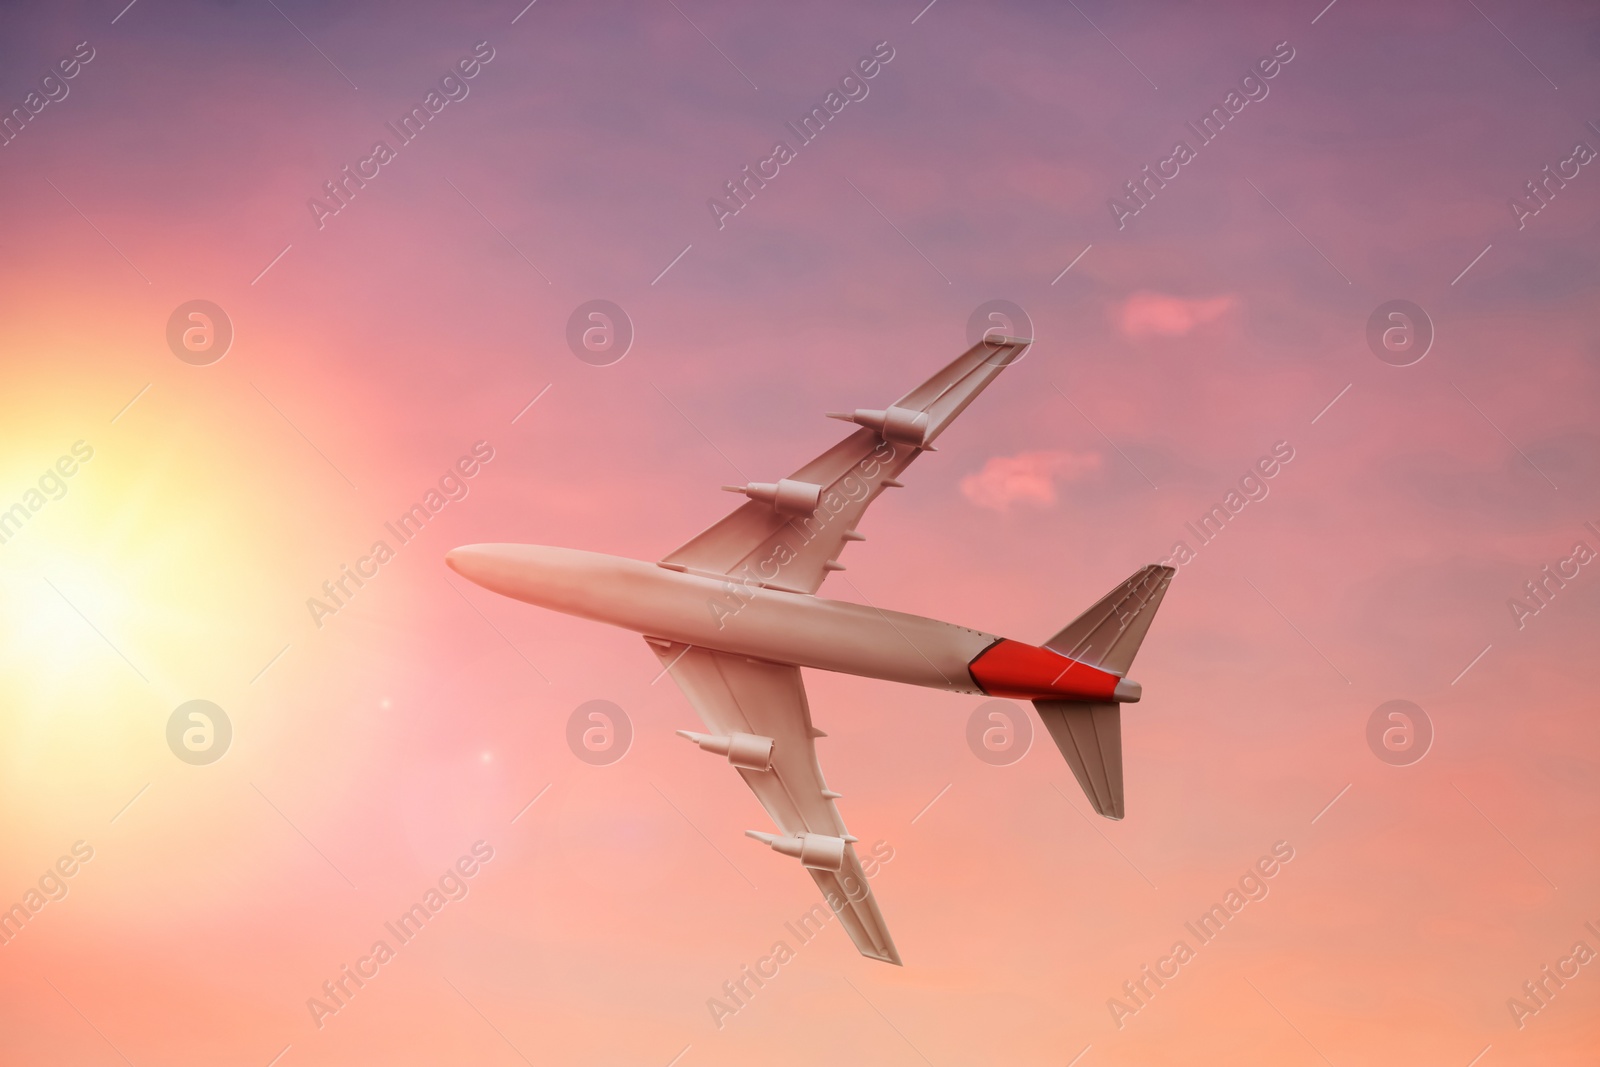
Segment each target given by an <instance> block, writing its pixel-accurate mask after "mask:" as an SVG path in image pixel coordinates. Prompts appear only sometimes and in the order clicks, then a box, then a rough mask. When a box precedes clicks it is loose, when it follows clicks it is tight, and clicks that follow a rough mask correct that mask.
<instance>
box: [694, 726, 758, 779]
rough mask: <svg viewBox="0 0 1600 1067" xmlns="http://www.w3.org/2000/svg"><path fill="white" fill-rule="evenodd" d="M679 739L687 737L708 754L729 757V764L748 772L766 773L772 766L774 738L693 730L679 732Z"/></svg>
mask: <svg viewBox="0 0 1600 1067" xmlns="http://www.w3.org/2000/svg"><path fill="white" fill-rule="evenodd" d="M678 736H679V737H687V738H688V739H689V740H691V741H693V742H694V743H695V744H697V745H699V746H700V747H701V748H703V749H705V750H706V751H707V752H715V753H716V754H717V755H719V756H727V757H728V762H729V763H731V764H733V765H734V766H735V767H743V768H744V769H745V770H747V771H764V770H768V769H769V768H771V766H772V738H770V737H758V736H756V735H755V734H726V735H723V734H697V733H695V732H694V731H692V730H679V731H678Z"/></svg>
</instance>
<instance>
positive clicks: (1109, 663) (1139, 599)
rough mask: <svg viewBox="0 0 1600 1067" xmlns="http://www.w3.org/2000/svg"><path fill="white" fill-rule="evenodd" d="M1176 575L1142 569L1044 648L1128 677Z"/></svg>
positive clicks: (1165, 569) (1155, 565)
mask: <svg viewBox="0 0 1600 1067" xmlns="http://www.w3.org/2000/svg"><path fill="white" fill-rule="evenodd" d="M1176 573H1177V570H1176V569H1175V568H1173V567H1163V566H1162V565H1161V564H1159V563H1152V564H1150V565H1149V566H1147V567H1141V568H1140V569H1139V570H1137V571H1135V572H1134V573H1133V576H1132V577H1130V578H1129V579H1128V580H1127V581H1125V582H1123V583H1122V584H1121V585H1119V586H1117V587H1116V588H1115V589H1113V590H1112V591H1111V592H1109V593H1107V594H1106V595H1105V596H1104V597H1102V598H1101V599H1100V602H1099V603H1097V604H1095V606H1094V607H1092V608H1090V609H1089V610H1088V611H1086V612H1084V613H1083V614H1082V615H1079V616H1078V617H1077V618H1076V619H1074V620H1072V622H1071V623H1069V624H1068V625H1067V628H1066V629H1065V630H1062V631H1061V632H1060V633H1058V634H1056V635H1055V636H1054V637H1052V638H1051V639H1050V640H1048V641H1046V642H1045V643H1044V647H1045V648H1048V649H1049V650H1050V651H1052V652H1059V653H1061V654H1062V655H1063V656H1066V657H1068V658H1070V659H1075V660H1077V661H1078V662H1079V663H1087V664H1088V665H1089V666H1091V667H1098V668H1100V669H1101V670H1103V671H1110V672H1111V673H1112V674H1115V675H1118V676H1121V675H1125V674H1127V673H1128V668H1129V667H1130V666H1132V665H1133V657H1134V654H1135V653H1137V652H1138V651H1139V645H1140V644H1141V643H1142V642H1143V641H1144V635H1145V633H1146V632H1148V631H1149V629H1150V620H1151V619H1153V618H1155V614H1156V608H1158V607H1160V606H1161V598H1162V596H1164V595H1165V594H1166V591H1167V586H1168V585H1169V584H1170V583H1171V582H1172V576H1173V575H1174V574H1176Z"/></svg>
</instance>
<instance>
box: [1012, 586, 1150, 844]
mask: <svg viewBox="0 0 1600 1067" xmlns="http://www.w3.org/2000/svg"><path fill="white" fill-rule="evenodd" d="M1176 573H1177V571H1176V570H1175V569H1174V568H1172V567H1164V566H1161V565H1159V564H1154V563H1153V564H1151V565H1149V566H1148V567H1142V568H1140V569H1139V570H1137V571H1135V572H1134V573H1133V575H1132V576H1131V577H1129V578H1128V580H1127V581H1125V582H1123V583H1122V584H1121V585H1119V586H1117V587H1116V588H1115V589H1113V590H1112V591H1111V592H1109V593H1107V594H1106V595H1105V596H1104V597H1102V598H1100V600H1099V602H1097V603H1096V604H1095V605H1094V607H1092V608H1090V609H1089V610H1088V611H1086V612H1084V613H1083V614H1082V615H1080V616H1078V617H1077V618H1076V619H1074V620H1073V621H1072V622H1071V623H1069V624H1068V625H1067V627H1066V628H1065V629H1064V630H1062V631H1061V632H1060V633H1058V634H1056V635H1055V636H1054V637H1052V638H1051V639H1050V640H1048V641H1046V642H1045V643H1044V647H1045V648H1048V649H1050V650H1051V651H1052V652H1059V653H1060V654H1061V655H1063V656H1068V657H1070V658H1072V659H1075V660H1077V661H1078V662H1080V663H1086V664H1088V665H1089V666H1091V667H1098V668H1099V669H1101V670H1103V671H1109V672H1110V673H1112V674H1115V675H1118V676H1119V677H1120V676H1124V675H1126V674H1127V673H1128V668H1129V667H1131V666H1132V665H1133V657H1134V655H1135V654H1137V653H1138V651H1139V646H1140V644H1142V643H1143V642H1144V636H1145V634H1146V633H1148V632H1149V630H1150V621H1151V620H1152V619H1153V618H1154V617H1155V613H1156V609H1157V608H1158V607H1160V606H1161V598H1162V597H1163V596H1164V595H1165V594H1166V591H1167V586H1168V585H1169V584H1170V583H1171V581H1172V576H1173V575H1174V574H1176ZM1130 688H1132V686H1131V685H1130ZM1133 699H1135V700H1137V699H1138V690H1137V688H1133ZM1033 706H1034V708H1035V709H1037V710H1038V712H1039V718H1041V719H1042V720H1044V724H1045V727H1046V729H1048V730H1049V731H1050V736H1051V737H1052V738H1054V739H1055V743H1056V747H1057V748H1059V749H1061V754H1062V755H1063V756H1065V757H1066V759H1067V763H1068V764H1070V765H1071V767H1072V773H1073V775H1074V776H1076V777H1077V779H1078V784H1079V785H1080V786H1082V787H1083V792H1084V795H1085V796H1087V797H1088V798H1089V803H1090V804H1092V805H1094V810H1095V811H1097V812H1099V813H1100V814H1101V815H1104V816H1106V817H1107V818H1109V819H1120V818H1122V816H1123V799H1122V707H1121V705H1120V704H1115V703H1091V702H1087V701H1078V700H1035V701H1034V702H1033Z"/></svg>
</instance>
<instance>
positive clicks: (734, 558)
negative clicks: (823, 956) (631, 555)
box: [445, 334, 1175, 965]
mask: <svg viewBox="0 0 1600 1067" xmlns="http://www.w3.org/2000/svg"><path fill="white" fill-rule="evenodd" d="M1031 343H1032V339H1031V338H1022V337H1011V336H1006V335H1002V334H991V335H987V336H985V337H984V338H983V339H981V340H979V341H978V343H976V344H974V345H973V346H972V347H971V348H969V349H968V350H967V351H966V352H965V353H963V354H962V355H961V356H960V357H959V358H957V359H956V360H955V361H954V362H952V363H951V364H950V365H949V366H947V367H945V368H944V369H943V370H941V371H939V372H938V373H937V374H935V375H934V376H933V377H931V378H929V379H928V380H927V381H926V382H923V383H922V384H921V385H919V386H918V387H917V388H915V389H913V390H911V392H909V393H907V394H906V395H905V396H903V397H901V398H900V399H899V400H897V401H895V402H894V403H893V404H891V405H889V406H888V407H886V408H881V409H856V410H854V411H852V412H830V413H829V417H830V418H835V419H841V420H843V421H846V422H850V423H853V424H855V426H856V427H857V428H856V430H855V431H854V432H852V433H851V434H850V435H849V436H847V437H846V438H845V439H844V440H842V441H840V442H839V443H838V444H837V445H835V446H833V447H832V448H830V449H828V450H827V451H826V452H824V453H823V454H822V455H820V456H818V457H817V458H816V459H814V460H812V461H811V462H810V463H807V464H806V465H805V466H803V467H801V468H800V469H799V470H797V471H795V472H794V473H793V474H791V475H790V476H789V477H787V478H780V479H779V480H777V481H776V482H751V483H749V484H746V485H726V486H723V487H722V488H724V489H726V490H728V491H729V492H734V493H740V494H742V495H743V496H745V497H746V498H747V499H746V500H745V502H744V503H743V504H741V505H739V507H737V508H735V509H734V511H733V512H732V513H731V514H729V515H728V516H727V517H726V518H724V519H722V521H720V522H718V523H716V524H715V525H713V526H711V527H710V528H709V529H707V530H706V531H704V532H703V533H701V534H700V535H699V536H697V537H695V538H694V539H693V540H691V541H689V542H688V543H687V544H685V545H683V547H681V548H679V549H677V550H676V551H674V552H671V553H669V554H668V555H667V556H666V557H664V558H663V559H661V560H660V561H658V562H655V563H649V562H644V561H640V560H634V559H625V558H622V557H618V556H609V555H602V554H599V553H595V552H585V551H579V550H577V549H571V548H555V547H549V546H544V545H514V544H482V545H467V546H464V547H461V548H457V549H454V550H452V551H451V552H449V553H448V554H447V555H446V557H445V561H446V563H447V564H448V565H449V566H450V567H451V568H452V569H453V570H455V571H456V572H457V573H458V574H460V575H461V576H462V577H464V578H467V579H468V580H470V581H472V582H475V583H476V584H478V585H481V586H483V587H484V588H485V589H489V590H491V591H493V592H496V593H500V594H503V595H505V596H509V597H514V598H515V599H517V600H522V601H525V602H527V603H530V604H535V605H538V606H540V607H544V608H549V609H552V610H555V611H560V612H564V613H566V614H568V615H576V616H578V617H580V618H585V619H592V620H595V621H598V622H603V623H609V624H611V625H614V626H620V627H624V628H626V629H629V630H632V631H635V632H636V633H639V634H641V635H643V637H644V639H645V641H646V642H648V643H649V646H650V648H651V649H652V650H653V651H654V652H655V654H656V655H657V656H658V657H659V658H660V660H661V662H662V663H663V664H664V665H665V669H666V670H667V671H668V672H669V673H670V674H671V675H672V677H673V680H674V681H676V682H677V683H678V685H679V687H680V688H681V689H682V690H683V692H684V695H685V696H687V697H688V698H689V702H690V703H691V704H692V705H694V707H695V710H696V711H697V712H699V716H700V719H701V722H702V724H703V725H704V732H700V731H694V730H679V731H677V732H678V734H679V735H680V736H682V737H685V738H687V739H688V740H690V741H692V742H694V743H695V744H696V745H698V746H699V747H700V748H701V749H703V750H705V751H707V752H711V753H714V754H716V755H719V756H723V757H725V758H726V759H727V761H728V762H729V763H730V764H731V765H732V766H733V767H734V768H735V769H736V770H737V771H738V772H739V775H740V776H741V777H742V778H743V779H744V780H745V783H746V784H747V785H749V786H750V788H751V789H752V790H753V791H754V792H755V794H756V797H757V798H758V799H759V800H760V801H761V804H762V806H764V807H765V808H766V810H767V813H768V814H769V815H770V816H771V817H772V821H773V822H774V823H775V824H776V827H777V830H778V831H779V832H778V833H776V834H774V833H765V832H762V831H758V830H749V831H746V833H747V835H748V836H750V837H752V838H755V839H756V840H758V841H761V842H763V843H764V844H767V845H768V846H770V847H771V848H773V849H774V850H775V851H777V852H779V853H782V854H784V855H787V856H792V857H794V858H796V859H798V860H799V861H800V864H801V866H802V867H804V868H805V870H806V871H807V872H808V873H809V874H810V875H811V877H812V878H813V879H814V880H815V881H816V883H817V888H818V889H820V890H821V891H822V894H823V897H824V899H825V900H826V901H827V902H828V905H829V907H830V908H832V910H833V911H834V912H835V914H837V915H838V916H839V918H840V919H841V920H842V925H843V926H844V928H845V930H846V931H848V933H849V935H850V937H851V939H852V940H853V941H854V942H855V944H856V947H857V948H858V949H859V950H860V952H861V954H862V955H864V956H867V957H869V958H871V959H875V960H881V961H883V962H885V963H892V964H896V965H900V963H901V959H900V953H899V951H898V950H897V949H896V948H895V944H894V940H893V939H892V938H891V937H890V936H889V930H888V927H887V926H886V925H885V923H884V919H883V914H882V912H881V911H880V910H879V908H878V904H877V901H876V899H875V898H874V897H873V895H872V890H871V888H870V886H869V885H868V882H867V877H866V875H865V873H864V872H863V870H862V866H861V862H860V860H859V859H858V858H857V856H856V851H855V848H854V845H855V843H856V841H857V838H856V837H854V836H852V835H851V834H850V833H849V831H847V830H846V829H845V825H844V820H843V819H842V818H841V817H840V815H839V810H838V807H837V805H835V803H834V801H835V800H837V799H838V798H839V796H840V794H839V793H836V792H834V791H833V790H831V789H829V788H828V785H827V782H826V780H825V779H824V778H823V775H822V768H821V766H820V765H819V764H818V762H817V754H816V744H815V741H816V738H818V737H823V736H826V735H824V734H823V732H822V731H821V730H819V729H817V728H816V727H815V726H813V725H812V722H811V709H810V707H809V705H808V704H807V702H806V693H805V686H804V684H803V683H802V681H801V677H800V669H801V668H802V667H806V668H811V669H813V670H825V671H837V672H842V673H845V674H855V675H860V676H863V677H867V678H883V679H887V680H889V681H895V682H904V683H906V684H908V685H919V686H926V687H928V688H931V689H943V690H946V691H949V692H956V693H975V694H984V695H987V696H991V697H1004V698H1011V699H1017V700H1029V701H1032V702H1033V706H1034V707H1035V708H1036V709H1037V711H1038V714H1039V717H1040V718H1041V719H1042V720H1043V721H1044V724H1045V726H1046V728H1047V729H1048V730H1049V732H1050V736H1051V737H1052V738H1053V739H1054V740H1055V743H1056V746H1057V747H1058V748H1060V750H1061V753H1062V755H1063V756H1065V757H1066V760H1067V762H1068V764H1070V765H1071V767H1072V771H1073V774H1074V775H1075V776H1076V777H1077V779H1078V784H1079V785H1080V786H1082V788H1083V791H1084V793H1085V795H1087V797H1088V798H1089V802H1090V804H1091V805H1092V806H1093V808H1094V809H1095V811H1096V812H1098V813H1099V814H1101V815H1104V816H1106V817H1107V818H1111V819H1121V818H1122V817H1123V780H1122V725H1121V705H1122V704H1124V703H1131V702H1133V701H1137V700H1138V699H1139V698H1140V695H1141V690H1140V686H1139V684H1138V683H1137V682H1134V681H1132V680H1130V679H1129V678H1128V677H1127V673H1128V669H1129V667H1130V666H1131V665H1132V663H1133V658H1134V654H1135V653H1136V652H1137V651H1138V650H1139V645H1140V643H1141V642H1142V641H1143V640H1144V637H1145V634H1146V632H1147V631H1148V630H1149V628H1150V622H1151V619H1152V618H1153V617H1154V615H1155V612H1156V609H1157V607H1158V606H1159V605H1160V603H1161V599H1162V596H1163V595H1164V594H1165V593H1166V589H1167V585H1168V583H1170V582H1171V580H1172V576H1173V574H1174V573H1175V571H1174V568H1172V567H1167V566H1161V565H1159V564H1151V565H1149V566H1146V567H1142V568H1140V569H1139V570H1138V571H1135V572H1134V573H1133V575H1132V576H1130V577H1129V578H1128V579H1127V580H1126V581H1124V582H1123V583H1122V584H1120V585H1118V586H1117V587H1116V588H1115V589H1113V590H1112V591H1111V592H1110V593H1108V594H1107V595H1106V596H1105V597H1103V598H1101V600H1100V601H1099V602H1097V603H1096V604H1095V605H1094V606H1093V607H1092V608H1090V609H1089V610H1088V611H1086V612H1084V613H1083V614H1082V615H1080V616H1079V617H1078V618H1077V619H1075V620H1073V621H1072V622H1071V623H1069V624H1068V625H1067V626H1066V628H1064V629H1063V630H1062V631H1061V632H1060V633H1058V634H1056V635H1055V636H1054V637H1052V638H1050V639H1049V640H1048V641H1045V642H1044V643H1043V644H1042V645H1037V646H1036V645H1031V644H1027V643H1026V642H1022V641H1014V640H1011V639H1009V638H1004V637H998V636H996V635H994V634H989V633H984V632H982V631H980V630H975V629H972V628H970V627H966V626H957V625H955V624H953V623H948V622H940V621H938V620H936V619H928V618H923V617H920V616H916V615H907V614H904V613H902V612H897V611H887V610H881V609H879V608H876V607H872V606H866V605H861V604H854V603H850V602H847V601H842V600H829V599H825V598H822V597H819V596H817V595H816V593H817V589H818V588H819V587H820V586H821V585H822V583H823V580H824V579H826V578H827V577H828V575H829V574H831V573H832V572H834V571H838V570H843V569H844V566H843V564H841V563H839V556H840V554H841V553H842V552H843V550H844V548H845V547H846V546H847V545H848V544H849V543H850V542H852V541H862V540H865V538H864V537H863V535H862V534H860V533H858V532H857V530H856V527H857V525H858V524H859V523H860V521H861V518H862V515H863V514H864V513H865V512H866V510H867V506H868V505H869V504H871V503H872V501H873V500H875V499H877V497H878V495H879V494H880V493H882V492H883V491H884V490H885V489H892V488H899V487H901V485H902V484H903V483H902V482H901V481H900V480H899V476H900V474H901V473H902V472H904V471H905V469H906V467H907V466H908V465H909V464H910V463H911V461H912V460H914V459H916V458H917V457H918V456H920V455H921V454H922V453H924V452H931V451H935V448H934V444H933V442H934V440H935V439H936V438H937V437H938V436H939V435H940V434H941V433H943V432H944V430H945V429H946V428H947V427H948V426H949V425H950V423H951V422H952V421H953V420H954V419H955V417H956V416H957V415H959V414H960V413H961V412H962V411H963V410H964V409H965V408H966V407H967V405H968V404H970V403H971V402H972V401H973V399H974V398H975V397H976V396H977V395H978V394H979V393H980V392H982V391H983V389H984V388H985V387H986V386H987V385H988V384H989V383H990V382H991V381H992V380H993V379H994V378H995V377H996V376H997V375H998V374H999V373H1000V372H1001V371H1002V370H1004V369H1005V368H1006V367H1007V366H1009V365H1011V364H1012V363H1015V362H1016V361H1017V360H1018V359H1019V358H1020V357H1021V355H1022V353H1023V352H1024V351H1026V349H1027V347H1028V346H1029V345H1030V344H1031Z"/></svg>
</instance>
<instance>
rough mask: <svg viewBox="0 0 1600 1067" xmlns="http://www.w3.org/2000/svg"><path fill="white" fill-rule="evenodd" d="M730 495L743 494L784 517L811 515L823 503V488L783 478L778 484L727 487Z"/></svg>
mask: <svg viewBox="0 0 1600 1067" xmlns="http://www.w3.org/2000/svg"><path fill="white" fill-rule="evenodd" d="M722 488H723V489H725V490H727V491H728V492H730V493H743V494H744V495H745V496H747V497H749V498H750V499H751V500H759V501H761V502H762V503H763V504H770V505H772V510H774V511H777V512H780V513H781V514H784V515H809V514H811V513H812V512H813V511H816V510H817V505H818V504H820V503H821V502H822V486H820V485H814V484H812V483H811V482H799V481H795V480H794V479H793V478H781V479H779V480H778V481H776V482H751V483H750V484H748V485H725V486H723V487H722Z"/></svg>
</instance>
